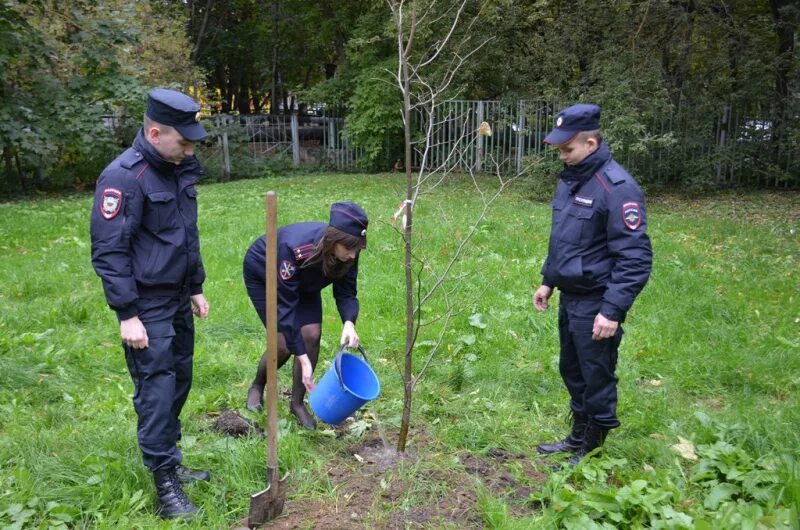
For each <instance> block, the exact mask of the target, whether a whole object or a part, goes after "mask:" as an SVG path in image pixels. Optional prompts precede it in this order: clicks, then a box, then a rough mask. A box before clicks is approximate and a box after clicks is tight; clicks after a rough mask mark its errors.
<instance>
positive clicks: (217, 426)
mask: <svg viewBox="0 0 800 530" xmlns="http://www.w3.org/2000/svg"><path fill="white" fill-rule="evenodd" d="M211 429H212V430H213V431H215V432H218V433H220V434H224V435H225V436H233V437H238V436H248V435H250V434H256V435H263V434H264V431H263V430H261V429H260V428H259V427H258V426H257V425H254V424H253V423H251V422H250V421H249V420H248V419H247V418H243V417H242V416H241V415H240V414H239V411H238V410H224V411H222V412H221V413H220V415H219V416H217V419H215V420H214V423H213V424H212V425H211Z"/></svg>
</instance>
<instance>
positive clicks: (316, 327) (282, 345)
mask: <svg viewBox="0 0 800 530" xmlns="http://www.w3.org/2000/svg"><path fill="white" fill-rule="evenodd" d="M300 333H301V334H302V336H303V343H304V344H305V346H306V354H307V355H308V360H309V361H311V368H312V369H315V368H316V367H317V359H319V342H320V338H321V336H322V324H306V325H305V326H303V327H302V328H300ZM291 356H292V354H291V353H290V352H289V349H288V348H287V347H286V339H285V338H284V336H283V333H278V368H280V367H281V366H283V365H284V364H286V361H288V360H289V357H291ZM266 383H267V354H266V352H264V354H263V355H262V356H261V360H260V361H259V362H258V370H256V377H255V379H253V384H252V386H254V387H258V388H261V389H262V392H263V388H264V385H265V384H266ZM305 396H306V387H305V386H304V385H303V371H302V369H301V367H300V363H299V362H297V361H295V362H294V366H293V367H292V404H295V405H300V404H302V403H303V399H304V398H305Z"/></svg>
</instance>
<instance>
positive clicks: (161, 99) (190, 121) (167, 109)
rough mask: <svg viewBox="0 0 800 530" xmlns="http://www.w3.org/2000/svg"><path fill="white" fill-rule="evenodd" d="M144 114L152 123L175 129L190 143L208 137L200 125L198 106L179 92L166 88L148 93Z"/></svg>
mask: <svg viewBox="0 0 800 530" xmlns="http://www.w3.org/2000/svg"><path fill="white" fill-rule="evenodd" d="M145 114H146V115H147V117H148V118H150V119H151V120H153V121H157V122H158V123H161V124H163V125H169V126H170V127H175V129H176V130H177V131H178V132H179V133H180V134H181V136H183V137H184V138H185V139H187V140H189V141H190V142H197V141H199V140H202V139H203V138H205V137H206V136H208V133H207V132H206V130H205V129H204V128H203V126H202V125H200V105H199V104H198V103H197V102H196V101H195V100H193V99H192V98H190V97H189V96H187V95H186V94H183V93H181V92H177V91H175V90H169V89H166V88H156V89H155V90H152V91H150V94H148V98H147V111H145Z"/></svg>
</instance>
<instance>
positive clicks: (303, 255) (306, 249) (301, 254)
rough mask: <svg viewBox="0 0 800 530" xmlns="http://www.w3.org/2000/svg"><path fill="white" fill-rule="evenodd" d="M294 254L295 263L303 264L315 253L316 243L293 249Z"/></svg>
mask: <svg viewBox="0 0 800 530" xmlns="http://www.w3.org/2000/svg"><path fill="white" fill-rule="evenodd" d="M292 252H294V259H295V261H297V262H298V263H302V262H304V261H305V260H307V259H308V258H309V256H311V254H312V253H313V252H314V243H306V244H304V245H300V246H299V247H295V248H293V249H292Z"/></svg>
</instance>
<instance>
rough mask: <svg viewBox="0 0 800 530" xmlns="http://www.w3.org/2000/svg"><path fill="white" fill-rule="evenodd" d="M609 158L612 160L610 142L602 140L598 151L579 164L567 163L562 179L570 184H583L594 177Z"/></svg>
mask: <svg viewBox="0 0 800 530" xmlns="http://www.w3.org/2000/svg"><path fill="white" fill-rule="evenodd" d="M609 160H611V150H610V149H609V148H608V144H606V143H605V142H604V141H602V140H601V141H600V145H599V146H598V147H597V151H595V152H594V153H592V154H591V155H589V156H587V157H586V158H584V159H583V160H582V161H581V162H580V163H579V164H577V165H574V166H567V165H566V164H565V165H564V169H563V170H562V171H561V180H563V181H564V182H566V183H568V184H571V183H579V184H583V183H584V182H586V181H587V180H589V179H590V178H592V175H594V174H595V173H597V172H598V171H599V170H600V168H602V167H603V166H604V165H605V164H606V163H607V162H608V161H609Z"/></svg>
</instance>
